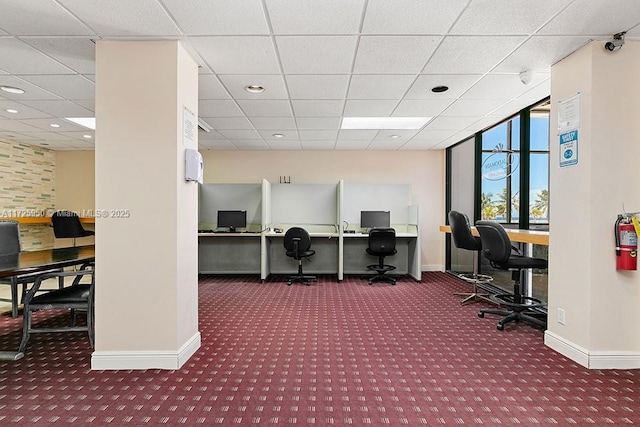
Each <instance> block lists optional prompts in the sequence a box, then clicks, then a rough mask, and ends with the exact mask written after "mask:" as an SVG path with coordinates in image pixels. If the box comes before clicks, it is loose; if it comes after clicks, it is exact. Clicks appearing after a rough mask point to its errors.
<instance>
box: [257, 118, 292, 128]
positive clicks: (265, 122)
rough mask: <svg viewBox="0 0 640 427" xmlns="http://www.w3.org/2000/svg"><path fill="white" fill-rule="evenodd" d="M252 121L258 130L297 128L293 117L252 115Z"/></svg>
mask: <svg viewBox="0 0 640 427" xmlns="http://www.w3.org/2000/svg"><path fill="white" fill-rule="evenodd" d="M251 123H253V126H254V127H255V128H256V129H258V130H292V129H293V130H295V129H296V122H295V120H294V119H293V117H251Z"/></svg>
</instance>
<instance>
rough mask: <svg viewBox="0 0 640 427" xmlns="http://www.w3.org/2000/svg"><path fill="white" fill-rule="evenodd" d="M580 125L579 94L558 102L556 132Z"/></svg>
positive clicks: (562, 131)
mask: <svg viewBox="0 0 640 427" xmlns="http://www.w3.org/2000/svg"><path fill="white" fill-rule="evenodd" d="M579 127H580V94H579V93H577V94H575V95H573V96H570V97H568V98H565V99H563V100H561V101H559V102H558V134H561V133H564V132H567V131H570V130H572V129H578V128H579Z"/></svg>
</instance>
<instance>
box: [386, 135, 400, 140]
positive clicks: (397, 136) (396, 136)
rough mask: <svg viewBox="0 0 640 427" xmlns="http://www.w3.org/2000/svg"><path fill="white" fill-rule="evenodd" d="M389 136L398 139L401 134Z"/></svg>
mask: <svg viewBox="0 0 640 427" xmlns="http://www.w3.org/2000/svg"><path fill="white" fill-rule="evenodd" d="M389 138H393V139H398V138H400V135H390V136H389Z"/></svg>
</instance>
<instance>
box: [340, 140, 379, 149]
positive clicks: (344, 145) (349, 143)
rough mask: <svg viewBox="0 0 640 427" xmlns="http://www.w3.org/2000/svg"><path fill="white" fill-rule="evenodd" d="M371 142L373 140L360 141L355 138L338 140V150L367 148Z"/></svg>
mask: <svg viewBox="0 0 640 427" xmlns="http://www.w3.org/2000/svg"><path fill="white" fill-rule="evenodd" d="M369 144H371V140H365V141H359V140H353V139H347V140H342V139H339V140H338V141H337V142H336V145H335V149H336V150H366V149H367V147H368V146H369Z"/></svg>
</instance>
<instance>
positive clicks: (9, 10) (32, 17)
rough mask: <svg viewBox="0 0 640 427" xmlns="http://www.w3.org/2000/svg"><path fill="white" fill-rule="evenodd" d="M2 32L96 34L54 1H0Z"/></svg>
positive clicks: (26, 34) (18, 33)
mask: <svg viewBox="0 0 640 427" xmlns="http://www.w3.org/2000/svg"><path fill="white" fill-rule="evenodd" d="M0 10H2V13H1V14H0V28H3V29H4V30H6V31H8V32H9V33H11V34H14V35H18V36H37V35H55V36H81V35H92V34H94V33H93V31H91V30H90V29H89V28H87V26H86V25H84V24H82V22H80V21H78V20H77V19H76V18H75V17H74V16H73V15H71V14H70V13H69V12H67V11H66V10H65V9H64V8H62V7H60V6H59V5H58V4H57V3H56V2H53V1H43V0H40V1H12V0H0Z"/></svg>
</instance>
